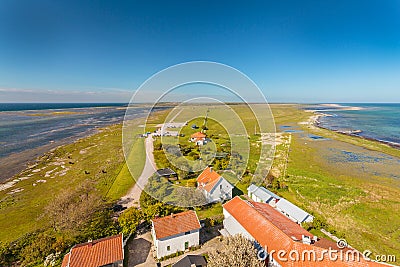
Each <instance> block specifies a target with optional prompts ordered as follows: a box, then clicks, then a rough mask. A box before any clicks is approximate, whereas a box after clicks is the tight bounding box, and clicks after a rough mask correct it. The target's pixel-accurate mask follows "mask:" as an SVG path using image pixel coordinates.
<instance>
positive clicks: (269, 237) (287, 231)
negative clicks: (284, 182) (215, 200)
mask: <svg viewBox="0 0 400 267" xmlns="http://www.w3.org/2000/svg"><path fill="white" fill-rule="evenodd" d="M223 207H224V209H225V210H226V211H228V212H229V214H231V215H232V216H233V217H234V218H235V219H236V221H238V222H239V223H240V224H241V225H242V227H243V228H244V229H246V231H247V232H248V233H249V234H250V235H251V236H252V237H253V238H255V239H256V240H257V242H258V243H259V244H260V245H261V246H262V247H263V248H267V250H268V252H269V253H270V252H271V251H272V250H274V251H275V252H276V253H277V252H278V251H280V250H283V251H286V252H287V253H289V252H290V251H297V252H299V253H300V255H301V253H302V251H315V254H316V258H317V259H321V260H320V261H315V260H310V259H308V258H307V257H306V258H305V260H303V261H297V262H296V261H290V260H288V261H282V260H279V258H278V257H276V253H275V257H274V259H275V260H276V261H277V262H278V263H280V264H281V265H282V266H303V267H314V266H327V267H337V266H339V267H340V266H367V267H372V266H382V264H380V263H377V262H372V261H366V260H364V259H363V258H362V256H360V261H341V260H337V261H332V260H331V259H330V258H329V255H328V253H326V252H324V251H326V249H327V248H329V247H331V248H332V249H335V250H338V247H337V246H336V243H334V242H331V241H329V240H326V239H320V240H319V241H317V242H315V243H314V244H311V245H310V244H304V243H302V242H299V241H296V240H294V239H298V237H300V238H301V235H302V234H303V235H307V236H310V237H312V236H313V235H312V234H311V233H309V232H307V231H306V230H305V229H303V228H301V227H300V226H299V225H298V224H296V223H295V222H293V221H291V220H290V219H289V218H286V217H285V216H284V215H282V214H281V213H280V212H279V211H277V210H275V209H273V208H272V207H271V206H270V205H269V204H266V203H256V202H251V201H246V200H242V199H241V198H239V197H235V198H233V199H232V200H230V201H229V202H227V203H225V204H224V205H223ZM282 216H283V217H282ZM284 219H285V220H284ZM300 228H301V229H300ZM292 236H293V237H294V239H293V237H292ZM286 258H288V255H287V254H286Z"/></svg>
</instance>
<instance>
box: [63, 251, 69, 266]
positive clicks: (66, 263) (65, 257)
mask: <svg viewBox="0 0 400 267" xmlns="http://www.w3.org/2000/svg"><path fill="white" fill-rule="evenodd" d="M69 255H70V254H69V253H67V254H65V256H64V258H63V261H62V263H61V267H67V266H68V262H69Z"/></svg>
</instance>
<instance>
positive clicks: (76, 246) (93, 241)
mask: <svg viewBox="0 0 400 267" xmlns="http://www.w3.org/2000/svg"><path fill="white" fill-rule="evenodd" d="M120 236H122V234H117V235H113V236H106V237H103V238H99V239H96V240H92V242H89V241H88V242H85V243H79V244H76V245H75V246H73V247H72V248H71V251H72V249H74V248H79V247H83V246H86V245H89V243H92V244H93V245H95V244H98V243H100V242H103V241H107V240H112V239H116V238H119V237H120Z"/></svg>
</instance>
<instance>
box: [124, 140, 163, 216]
mask: <svg viewBox="0 0 400 267" xmlns="http://www.w3.org/2000/svg"><path fill="white" fill-rule="evenodd" d="M153 141H154V140H153V136H152V135H149V136H148V137H147V138H146V140H145V149H146V162H145V164H144V168H143V171H142V174H141V175H140V177H139V179H137V181H136V183H135V185H134V186H133V187H132V188H131V189H129V191H128V193H127V194H126V195H125V196H123V197H122V198H121V200H120V201H119V203H120V204H121V205H122V206H124V207H127V208H130V207H134V206H135V207H140V202H139V199H140V194H141V193H142V190H143V188H144V187H145V185H146V184H147V181H148V180H149V178H150V177H151V176H152V175H153V173H154V172H156V171H157V167H156V163H155V161H154V155H153Z"/></svg>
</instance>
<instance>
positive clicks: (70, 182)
mask: <svg viewBox="0 0 400 267" xmlns="http://www.w3.org/2000/svg"><path fill="white" fill-rule="evenodd" d="M271 107H272V112H273V114H274V119H275V122H276V125H277V130H278V132H281V131H283V129H286V128H282V126H285V127H289V128H290V129H295V130H296V131H298V132H297V133H296V132H294V133H280V134H279V138H280V140H281V141H282V143H281V144H279V145H277V147H276V153H275V155H274V162H273V165H272V170H271V172H270V173H271V175H273V177H275V179H277V180H278V181H279V185H280V186H279V187H277V188H276V189H274V191H275V192H277V193H278V194H279V195H281V196H283V197H285V198H287V199H288V200H290V201H292V202H293V203H295V204H297V205H298V206H300V207H302V208H303V209H305V210H307V211H308V212H311V213H313V214H314V215H316V216H317V217H318V218H322V219H323V220H325V221H326V222H327V223H328V224H329V227H330V228H331V229H334V230H335V231H337V233H338V234H340V235H343V236H345V238H346V239H347V241H348V242H349V244H350V245H352V246H353V247H355V248H356V249H358V250H360V251H363V250H365V249H369V250H371V251H372V252H373V253H375V254H394V255H396V256H397V257H398V258H399V257H400V255H399V251H400V228H399V225H400V215H399V213H398V211H399V210H400V182H399V179H396V178H393V177H399V176H400V173H399V172H400V169H399V168H398V160H399V157H400V150H397V149H394V148H391V147H389V146H387V145H384V144H381V143H378V142H374V141H369V140H364V139H361V138H357V137H352V136H346V135H343V134H339V133H335V132H331V131H328V130H324V129H320V128H317V127H315V126H313V125H311V124H309V123H308V121H309V118H310V116H312V115H313V114H312V113H309V112H305V111H303V110H300V109H299V108H300V107H301V106H298V105H271ZM207 109H210V110H212V111H210V114H211V115H212V112H214V113H217V112H218V107H215V108H210V107H207V106H206V107H204V110H203V111H204V112H199V114H198V116H204V114H205V112H206V110H207ZM232 109H233V110H235V111H237V112H238V113H239V115H240V117H241V118H243V125H244V128H245V129H246V130H247V132H248V133H249V141H250V149H251V150H250V151H251V153H250V158H249V167H248V169H249V170H254V168H255V166H256V162H257V160H258V158H259V153H260V148H259V145H258V142H259V141H260V139H259V137H258V136H257V135H255V133H256V132H257V126H255V123H254V116H253V117H252V115H251V112H250V110H249V108H248V107H245V106H241V105H232ZM181 116H182V117H181ZM185 116H187V115H185V112H182V113H181V114H180V116H178V117H177V119H176V120H175V121H176V122H179V121H184V120H185ZM168 117H169V116H168V110H164V111H161V112H158V113H157V114H155V115H154V116H152V117H151V118H150V120H149V122H150V124H149V125H150V126H149V125H148V126H147V127H155V125H157V124H158V123H163V122H164V120H165V119H167V121H168ZM186 119H187V120H189V119H191V118H188V117H187V118H186ZM226 124H227V125H228V126H229V127H231V126H235V125H234V124H235V121H234V120H231V119H229V118H228V119H227V120H226ZM199 126H201V125H199ZM142 130H143V129H142ZM185 134H186V136H185V138H187V135H188V134H190V132H188V133H185ZM309 134H314V135H319V136H322V137H325V138H327V140H313V139H311V138H309V137H308V135H309ZM138 140H140V141H138V142H137V143H135V144H134V147H133V149H132V153H135V155H137V154H141V153H144V151H143V148H144V146H143V139H138ZM343 152H345V153H343ZM349 153H351V154H352V155H356V156H357V155H358V157H359V155H363V156H365V157H367V158H372V159H374V158H380V160H379V161H377V162H375V161H372V162H368V161H366V160H363V159H362V157H359V158H361V159H359V161H355V162H354V161H353V162H351V161H348V160H347V158H346V155H348V154H349ZM382 153H384V154H382ZM382 155H391V158H390V157H386V156H382ZM136 158H140V157H136ZM381 158H384V159H381ZM134 164H135V167H134V168H133V173H134V177H136V176H137V175H140V172H141V169H142V168H143V164H144V158H143V161H140V160H138V161H137V162H135V163H134ZM15 178H20V179H21V178H22V179H21V180H22V181H20V182H18V183H17V184H16V185H15V186H14V187H12V188H9V189H7V190H4V191H1V192H0V200H1V202H0V225H1V226H2V229H6V230H5V231H3V230H2V231H0V241H2V242H7V241H11V240H14V239H16V238H18V237H20V236H22V235H23V234H25V233H27V232H29V231H32V230H34V229H36V228H38V227H42V226H44V225H45V223H46V222H45V220H44V218H43V217H42V212H43V208H44V207H45V205H46V204H47V202H48V201H49V200H50V199H52V198H53V196H55V195H57V194H58V193H59V192H61V191H62V190H63V188H69V187H76V186H77V185H78V184H79V183H80V182H81V181H83V180H85V179H90V180H93V181H95V183H96V188H97V190H98V191H99V192H101V193H102V194H103V195H104V196H107V197H108V198H109V199H110V200H116V199H118V198H119V197H120V196H122V195H124V194H125V193H126V192H127V190H128V189H129V187H130V186H132V185H133V183H134V180H133V179H132V177H131V176H130V173H129V171H128V168H127V166H126V165H125V161H124V156H123V152H122V146H121V127H120V126H112V127H109V128H107V129H103V130H102V131H101V132H100V133H98V134H95V135H93V136H90V137H88V138H83V139H81V140H79V141H77V142H76V143H74V144H70V145H66V146H62V147H59V148H58V149H56V150H54V151H52V152H49V153H46V154H45V155H44V156H42V157H41V159H40V160H39V162H38V165H36V166H32V167H31V168H28V169H26V170H25V171H24V172H22V173H21V174H19V175H17V176H16V177H15ZM40 180H46V182H43V181H40ZM250 182H251V176H250V175H248V176H245V177H244V178H243V179H242V181H240V182H239V183H237V184H236V186H237V188H238V189H240V190H241V191H242V192H243V193H247V186H248V185H249V184H250ZM191 183H193V182H191ZM34 184H35V185H34ZM265 184H267V185H268V184H269V181H268V179H266V180H265ZM190 186H193V184H191V185H190ZM15 189H23V191H21V192H15V193H13V194H11V193H12V190H15ZM221 213H222V208H221V206H218V205H215V206H212V207H211V208H209V209H199V210H198V214H199V217H200V218H207V217H210V216H218V215H221ZM313 231H314V230H313ZM316 234H318V235H319V232H318V231H317V233H316Z"/></svg>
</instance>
